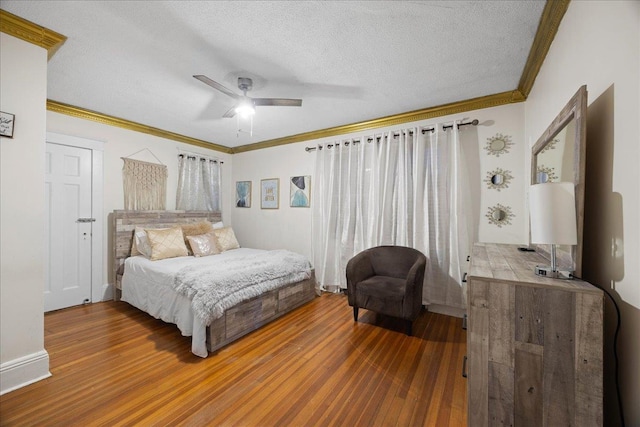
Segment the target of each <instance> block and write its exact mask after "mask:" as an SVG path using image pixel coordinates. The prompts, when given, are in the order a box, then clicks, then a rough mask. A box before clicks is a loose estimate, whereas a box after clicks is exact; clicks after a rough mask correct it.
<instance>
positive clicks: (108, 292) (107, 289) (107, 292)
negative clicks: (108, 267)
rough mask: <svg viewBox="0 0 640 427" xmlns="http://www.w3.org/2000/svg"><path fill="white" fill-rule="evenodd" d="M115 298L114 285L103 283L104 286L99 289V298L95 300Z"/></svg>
mask: <svg viewBox="0 0 640 427" xmlns="http://www.w3.org/2000/svg"><path fill="white" fill-rule="evenodd" d="M112 299H113V286H111V285H110V284H109V283H105V284H103V285H102V288H101V289H100V291H99V298H97V299H95V300H94V301H93V302H102V301H111V300H112Z"/></svg>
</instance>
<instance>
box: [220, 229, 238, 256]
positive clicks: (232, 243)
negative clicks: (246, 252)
mask: <svg viewBox="0 0 640 427" xmlns="http://www.w3.org/2000/svg"><path fill="white" fill-rule="evenodd" d="M213 232H214V234H215V235H216V240H217V241H218V249H220V252H224V251H228V250H230V249H238V248H239V247H240V244H239V243H238V239H236V235H235V233H234V232H233V228H231V227H223V228H216V229H214V230H213Z"/></svg>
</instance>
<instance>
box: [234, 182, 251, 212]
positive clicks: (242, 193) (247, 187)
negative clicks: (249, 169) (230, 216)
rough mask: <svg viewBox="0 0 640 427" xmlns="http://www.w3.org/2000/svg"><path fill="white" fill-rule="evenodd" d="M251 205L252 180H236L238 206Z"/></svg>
mask: <svg viewBox="0 0 640 427" xmlns="http://www.w3.org/2000/svg"><path fill="white" fill-rule="evenodd" d="M250 207H251V181H236V208H250Z"/></svg>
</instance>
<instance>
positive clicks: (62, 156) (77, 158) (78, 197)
mask: <svg viewBox="0 0 640 427" xmlns="http://www.w3.org/2000/svg"><path fill="white" fill-rule="evenodd" d="M45 169H46V171H45V198H46V204H47V210H48V218H47V223H46V230H45V236H46V239H47V245H46V247H47V263H46V269H45V270H46V280H45V287H44V310H45V311H51V310H58V309H61V308H65V307H70V306H74V305H80V304H83V303H85V302H90V301H91V232H92V226H93V222H92V220H93V218H92V215H91V150H89V149H85V148H78V147H71V146H67V145H59V144H52V143H47V151H46V166H45Z"/></svg>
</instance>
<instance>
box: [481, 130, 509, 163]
mask: <svg viewBox="0 0 640 427" xmlns="http://www.w3.org/2000/svg"><path fill="white" fill-rule="evenodd" d="M512 145H513V142H511V137H510V136H509V135H503V134H501V133H497V134H496V135H495V136H492V137H491V138H487V143H486V144H485V146H484V149H485V150H487V153H488V154H491V155H494V156H496V157H500V154H506V153H508V152H509V148H510V147H511V146H512Z"/></svg>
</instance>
